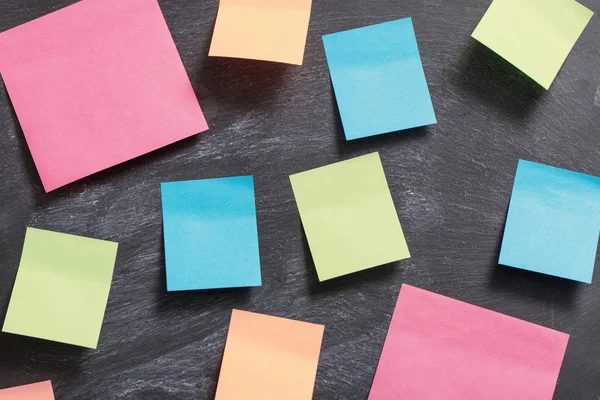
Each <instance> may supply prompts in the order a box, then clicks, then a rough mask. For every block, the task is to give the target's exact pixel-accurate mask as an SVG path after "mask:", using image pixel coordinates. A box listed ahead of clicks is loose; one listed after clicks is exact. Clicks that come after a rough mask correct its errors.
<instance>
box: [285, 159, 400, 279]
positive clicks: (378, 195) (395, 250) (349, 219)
mask: <svg viewBox="0 0 600 400" xmlns="http://www.w3.org/2000/svg"><path fill="white" fill-rule="evenodd" d="M290 180H291V183H292V189H293V191H294V196H295V198H296V203H297V204H298V210H299V211H300V218H301V219H302V225H303V226H304V232H305V233H306V237H307V239H308V244H309V246H310V251H311V253H312V257H313V260H314V263H315V267H316V269H317V275H318V276H319V280H320V281H324V280H327V279H331V278H335V277H338V276H342V275H346V274H350V273H353V272H356V271H361V270H364V269H367V268H371V267H376V266H378V265H383V264H387V263H390V262H392V261H398V260H402V259H405V258H409V257H410V253H409V251H408V246H407V245H406V240H405V239H404V233H403V232H402V227H401V226H400V221H399V220H398V214H397V213H396V209H395V207H394V202H393V201H392V196H391V194H390V190H389V188H388V185H387V181H386V179H385V174H384V172H383V166H382V165H381V160H380V158H379V154H378V153H372V154H368V155H366V156H362V157H357V158H354V159H351V160H347V161H342V162H338V163H335V164H331V165H328V166H325V167H321V168H316V169H313V170H310V171H306V172H302V173H299V174H295V175H292V176H290Z"/></svg>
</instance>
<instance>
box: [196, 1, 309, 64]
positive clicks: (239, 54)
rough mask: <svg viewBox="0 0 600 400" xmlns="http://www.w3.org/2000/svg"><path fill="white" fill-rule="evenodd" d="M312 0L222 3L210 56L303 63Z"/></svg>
mask: <svg viewBox="0 0 600 400" xmlns="http://www.w3.org/2000/svg"><path fill="white" fill-rule="evenodd" d="M311 5H312V0H221V1H220V3H219V12H218V14H217V21H216V22H215V31H214V33H213V38H212V42H211V44H210V51H209V53H208V55H209V56H220V57H235V58H248V59H252V60H264V61H275V62H282V63H288V64H297V65H300V64H302V59H303V58H304V47H305V45H306V35H307V33H308V21H309V19H310V8H311Z"/></svg>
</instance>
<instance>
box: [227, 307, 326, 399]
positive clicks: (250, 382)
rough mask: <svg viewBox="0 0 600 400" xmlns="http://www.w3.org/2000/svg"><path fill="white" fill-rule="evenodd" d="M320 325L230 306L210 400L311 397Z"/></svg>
mask: <svg viewBox="0 0 600 400" xmlns="http://www.w3.org/2000/svg"><path fill="white" fill-rule="evenodd" d="M324 329H325V327H324V326H323V325H317V324H311V323H308V322H301V321H294V320H291V319H285V318H278V317H271V316H269V315H263V314H256V313H251V312H246V311H239V310H233V313H232V315H231V323H230V325H229V333H228V334H227V343H226V345H225V353H224V354H223V363H222V364H221V373H220V375H219V383H218V385H217V394H216V396H215V400H239V399H244V400H281V399H286V400H310V399H312V394H313V390H314V385H315V378H316V375H317V365H318V363H319V354H320V352H321V342H322V340H323V331H324Z"/></svg>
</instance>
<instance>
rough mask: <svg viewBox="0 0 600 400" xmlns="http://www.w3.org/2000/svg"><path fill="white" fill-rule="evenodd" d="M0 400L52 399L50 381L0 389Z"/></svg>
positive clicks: (52, 393)
mask: <svg viewBox="0 0 600 400" xmlns="http://www.w3.org/2000/svg"><path fill="white" fill-rule="evenodd" d="M0 400H54V392H53V391H52V384H51V383H50V381H46V382H40V383H32V384H31V385H23V386H17V387H13V388H9V389H0Z"/></svg>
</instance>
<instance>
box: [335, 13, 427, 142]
mask: <svg viewBox="0 0 600 400" xmlns="http://www.w3.org/2000/svg"><path fill="white" fill-rule="evenodd" d="M323 44H324V46H325V55H326V57H327V64H328V65H329V73H330V75H331V83H332V84H333V90H334V92H335V97H336V99H337V105H338V109H339V111H340V117H341V119H342V125H343V127H344V134H345V135H346V139H347V140H352V139H359V138H364V137H367V136H373V135H379V134H382V133H389V132H395V131H401V130H404V129H409V128H415V127H420V126H425V125H431V124H435V123H436V119H435V113H434V111H433V104H432V103H431V97H430V96H429V89H428V87H427V81H426V80H425V73H424V72H423V65H422V64H421V56H420V55H419V49H418V47H417V39H416V37H415V31H414V29H413V24H412V19H411V18H404V19H400V20H396V21H391V22H385V23H382V24H377V25H371V26H366V27H363V28H358V29H352V30H349V31H344V32H338V33H333V34H330V35H325V36H323Z"/></svg>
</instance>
